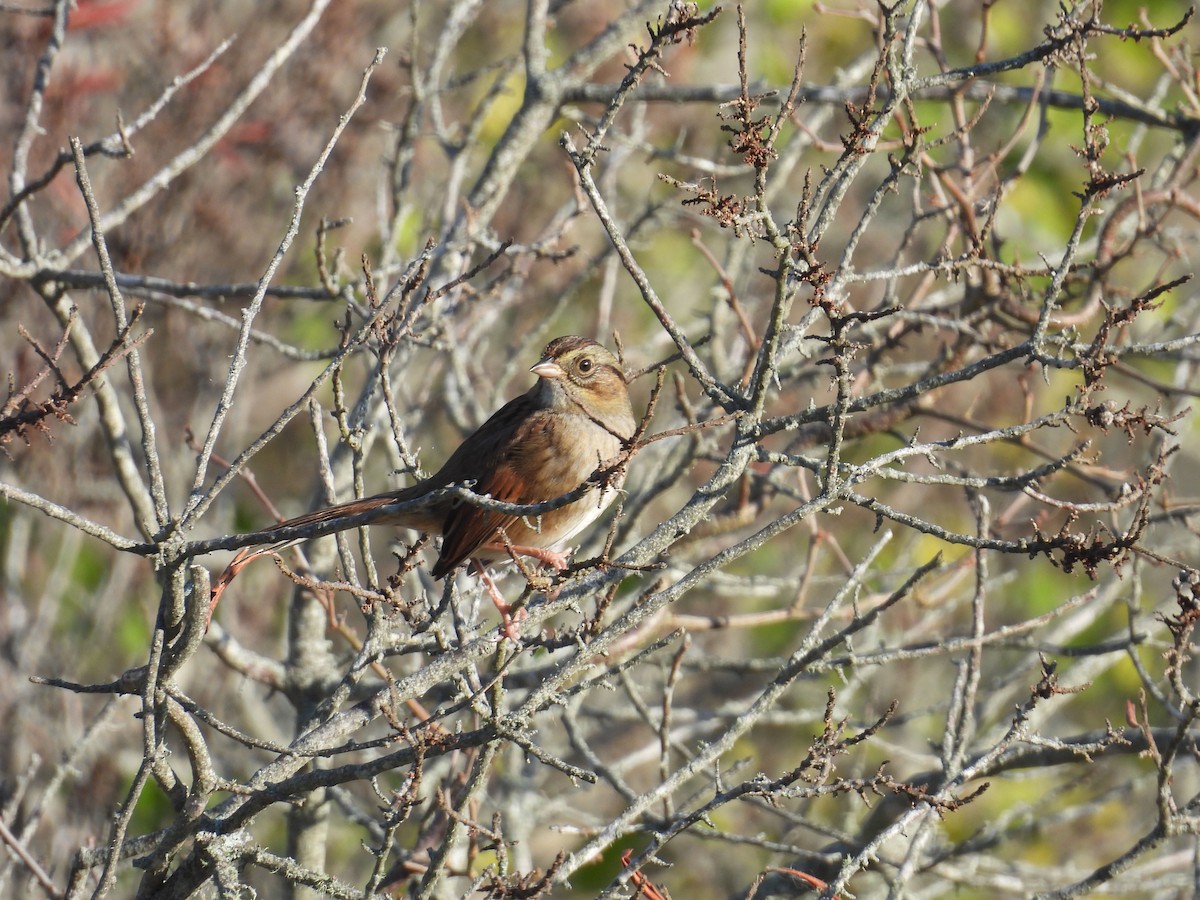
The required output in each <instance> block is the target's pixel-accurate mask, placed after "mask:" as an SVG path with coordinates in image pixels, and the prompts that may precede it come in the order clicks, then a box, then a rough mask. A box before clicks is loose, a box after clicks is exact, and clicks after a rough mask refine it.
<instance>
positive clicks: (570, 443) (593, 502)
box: [210, 335, 637, 630]
mask: <svg viewBox="0 0 1200 900" xmlns="http://www.w3.org/2000/svg"><path fill="white" fill-rule="evenodd" d="M529 371H530V372H532V373H533V374H534V375H536V376H537V381H536V382H535V383H534V384H533V386H532V387H531V388H529V390H528V391H526V392H525V393H524V394H521V395H520V396H518V397H515V398H514V399H512V400H510V401H509V402H508V403H506V404H504V406H502V407H500V409H499V410H497V411H496V412H495V413H494V414H493V415H492V416H491V417H490V418H489V419H488V420H487V421H486V422H484V423H483V424H482V425H480V426H479V428H478V429H476V430H475V431H474V432H473V433H472V434H471V435H469V436H468V437H467V438H466V439H465V440H464V441H463V442H462V444H460V445H459V447H458V449H457V450H455V451H454V452H453V453H452V454H451V455H450V457H449V459H447V460H446V462H445V464H444V465H443V466H442V467H441V468H440V469H439V470H438V471H437V472H435V473H434V474H433V475H431V476H429V477H428V478H425V479H423V480H421V481H419V482H417V483H416V484H414V485H411V486H410V487H406V488H401V489H400V490H393V491H387V492H384V493H382V494H375V495H374V496H371V497H364V498H361V499H358V500H350V501H347V502H345V503H338V504H336V505H334V506H327V507H325V508H323V509H318V510H315V511H314V512H310V513H306V514H305V515H302V516H297V517H296V518H293V519H288V520H287V521H285V522H281V523H280V524H279V525H278V526H276V528H275V529H272V530H273V531H275V530H279V529H284V528H292V527H300V526H306V525H315V524H320V523H326V522H330V521H332V520H335V519H342V518H352V517H355V516H359V515H361V514H363V513H368V512H371V511H373V510H378V509H381V508H383V507H387V506H391V505H393V504H400V503H405V502H407V501H415V500H419V499H421V498H424V497H427V496H429V495H431V494H433V493H434V492H436V491H441V489H443V488H446V487H449V486H451V485H465V486H469V487H470V489H471V490H472V491H473V492H474V493H476V494H483V495H487V496H490V497H491V498H492V499H494V500H501V501H504V502H507V503H512V504H519V505H531V504H535V503H541V502H543V501H547V500H554V499H555V498H558V497H561V496H563V495H564V494H567V493H569V492H571V491H573V490H575V489H576V488H578V487H579V486H580V485H581V484H583V483H584V482H585V481H587V480H588V479H589V478H591V476H592V475H593V474H594V473H596V472H597V471H598V470H599V469H600V467H601V464H602V463H604V462H605V461H608V460H612V459H614V458H616V457H617V456H618V455H619V454H620V453H621V452H622V450H624V449H625V448H626V447H627V446H628V445H629V444H630V442H631V441H632V439H633V437H634V434H635V432H636V429H637V424H636V422H635V420H634V416H633V407H632V405H631V402H630V397H629V384H628V381H627V379H626V376H625V373H624V371H623V370H622V368H621V365H620V363H619V361H618V360H617V358H616V357H615V356H614V355H613V354H612V353H611V352H610V351H609V350H608V349H607V348H606V347H604V346H603V345H602V344H599V343H597V342H596V341H593V340H589V339H588V338H584V337H580V336H578V335H564V336H562V337H558V338H555V339H554V340H552V341H551V342H550V343H549V344H547V345H546V348H545V350H543V351H542V356H541V358H540V359H539V360H538V362H537V363H536V364H535V365H534V366H533V367H532V368H531V369H530V370H529ZM623 480H624V469H623V467H617V468H616V469H615V470H613V471H612V472H611V473H609V474H608V475H607V476H606V478H605V479H604V480H603V482H602V483H601V484H600V486H599V489H598V491H596V490H593V491H589V492H587V493H585V494H584V495H583V496H582V497H581V498H580V499H577V500H574V501H572V502H570V503H568V504H566V505H564V506H561V507H558V508H556V509H552V510H548V511H546V512H543V513H540V514H538V515H536V516H534V515H530V516H517V515H511V514H509V513H505V512H500V511H497V510H494V509H483V508H481V507H480V506H477V505H473V504H471V503H470V502H469V501H466V500H463V499H462V498H461V497H459V496H454V495H453V494H443V495H442V496H440V497H438V498H437V499H433V500H431V502H430V503H427V504H424V505H421V504H416V508H410V509H408V510H397V511H395V512H389V513H386V514H384V515H382V516H380V518H378V519H375V520H372V524H377V523H378V524H393V525H397V526H404V527H409V528H413V529H415V530H418V531H422V532H425V533H428V534H434V535H440V536H441V538H442V544H441V549H440V551H439V554H438V558H437V561H436V562H435V563H434V565H433V569H432V572H431V574H432V575H433V577H434V578H435V579H441V578H444V577H445V576H446V575H448V574H450V573H451V572H453V571H454V570H455V569H457V568H458V567H459V566H460V565H462V564H463V563H464V562H467V561H471V562H473V563H474V564H475V566H476V571H477V572H478V573H479V574H480V575H481V577H483V579H484V581H485V584H486V585H487V586H488V589H489V591H490V592H491V593H492V598H493V601H494V602H495V603H496V606H497V608H498V609H499V610H500V612H501V615H502V617H503V618H504V621H505V628H506V630H511V623H510V620H509V618H508V610H507V606H506V605H505V604H503V600H502V598H500V596H499V593H498V591H496V589H495V585H494V583H492V581H491V579H490V578H489V577H488V576H487V572H486V569H485V566H484V563H487V562H494V561H496V560H500V559H506V558H509V557H511V556H512V554H514V553H516V554H521V555H527V556H534V557H536V558H538V559H540V560H542V561H544V562H548V563H550V564H551V565H553V566H554V567H555V568H559V569H561V568H563V567H564V566H565V562H566V558H565V556H563V554H562V552H561V551H562V549H563V548H565V547H566V546H567V545H568V542H569V541H570V540H571V539H572V538H573V537H575V535H577V534H578V533H579V532H581V531H582V530H583V529H585V528H586V527H587V526H588V525H590V524H591V523H592V522H593V521H595V519H596V518H597V517H598V516H600V514H601V513H603V512H604V510H605V508H606V507H608V505H609V504H611V503H612V501H613V499H614V498H615V497H616V496H617V494H618V492H619V490H620V488H621V484H622V482H623ZM347 527H352V525H347ZM296 542H297V541H294V540H293V541H286V542H283V543H281V544H275V545H273V546H272V547H269V548H266V549H259V550H255V551H253V552H250V553H247V552H246V551H243V553H242V554H241V555H239V557H238V558H237V559H235V561H234V563H233V564H231V565H230V567H229V569H227V570H226V575H225V576H222V578H221V579H220V580H219V581H218V584H217V586H216V587H214V591H213V594H214V596H213V597H212V599H211V600H210V616H211V609H212V607H215V605H216V599H217V598H218V597H219V595H220V591H221V590H223V589H224V587H225V586H226V585H227V584H228V581H229V580H231V579H232V575H233V574H236V572H237V571H238V570H239V569H240V568H241V567H242V566H244V565H245V564H246V563H248V562H249V561H250V560H251V559H253V558H254V557H256V556H259V555H263V554H266V553H271V552H275V551H277V550H279V549H282V547H284V546H288V545H290V544H293V543H296ZM235 566H236V568H235ZM226 576H228V577H226Z"/></svg>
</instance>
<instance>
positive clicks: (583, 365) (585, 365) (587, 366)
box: [579, 356, 592, 375]
mask: <svg viewBox="0 0 1200 900" xmlns="http://www.w3.org/2000/svg"><path fill="white" fill-rule="evenodd" d="M590 371H592V361H591V360H590V359H588V358H587V357H586V356H585V357H584V358H583V359H581V360H580V361H579V374H580V375H586V374H587V373H588V372H590Z"/></svg>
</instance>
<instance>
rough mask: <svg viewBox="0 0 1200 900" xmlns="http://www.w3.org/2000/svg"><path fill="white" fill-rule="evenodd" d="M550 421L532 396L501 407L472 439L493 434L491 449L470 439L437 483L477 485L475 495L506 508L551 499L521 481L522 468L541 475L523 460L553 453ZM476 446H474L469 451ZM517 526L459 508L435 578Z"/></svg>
mask: <svg viewBox="0 0 1200 900" xmlns="http://www.w3.org/2000/svg"><path fill="white" fill-rule="evenodd" d="M547 421H548V419H547V411H546V410H544V409H539V408H537V406H536V405H535V403H534V400H533V398H532V397H531V396H530V394H522V395H521V396H520V397H517V398H516V399H514V400H511V401H509V402H508V403H507V404H505V405H504V406H503V407H501V408H500V409H499V410H498V411H497V412H496V414H495V415H494V416H492V418H491V419H489V420H488V422H487V423H486V424H485V425H484V426H482V427H481V428H480V429H479V431H477V432H475V434H474V435H472V436H471V437H472V438H476V437H478V436H479V435H481V434H488V438H487V440H486V446H484V442H483V441H475V442H472V440H471V439H468V440H467V442H466V443H464V444H463V446H462V447H460V448H459V449H458V450H456V451H455V453H454V455H453V456H452V457H451V458H450V459H449V460H447V461H446V465H445V466H443V467H442V470H441V471H440V472H438V473H437V475H435V476H434V478H433V479H431V480H434V479H436V480H437V481H438V482H440V483H441V484H454V483H456V482H462V481H467V480H473V481H474V482H475V483H474V485H473V486H472V490H474V491H475V493H477V494H487V495H489V496H490V497H492V498H493V499H495V500H503V501H504V502H506V503H537V502H538V501H539V500H545V499H546V497H545V496H543V495H542V493H540V492H539V488H540V487H541V486H540V485H539V484H538V483H537V482H536V481H535V482H532V483H531V482H530V481H529V479H528V477H525V478H523V477H521V476H520V475H519V474H518V468H520V469H522V470H524V471H537V469H536V468H533V469H530V468H529V467H528V465H526V464H522V463H521V462H519V460H521V459H522V458H525V457H529V456H530V455H538V453H539V448H546V449H549V440H548V439H547V437H546V436H545V426H546V424H547ZM501 426H503V427H501ZM472 443H474V446H470V447H468V444H472ZM460 456H462V457H463V463H465V461H466V460H471V462H472V463H473V465H471V469H472V470H471V471H467V470H468V465H470V464H457V465H456V463H458V462H459V459H458V458H459V457H460ZM481 461H483V465H482V466H481V465H480V462H481ZM516 521H517V517H516V516H511V515H507V514H505V513H500V512H492V511H488V510H484V509H480V508H479V507H478V506H472V505H470V504H469V503H457V504H455V505H454V506H453V507H452V508H451V510H450V512H449V514H448V515H447V516H446V520H445V522H444V523H443V525H442V552H441V555H439V556H438V560H437V563H436V564H435V565H434V567H433V577H434V578H441V577H443V576H444V575H446V574H448V573H449V572H451V571H453V570H454V567H455V566H457V565H459V564H460V563H462V562H464V561H465V560H467V559H469V558H470V557H471V556H472V555H474V554H475V552H476V551H477V550H479V548H480V547H482V546H484V545H485V544H490V543H492V542H494V541H496V540H497V538H496V530H497V529H498V528H506V529H507V528H509V527H511V526H512V525H513V523H514V522H516Z"/></svg>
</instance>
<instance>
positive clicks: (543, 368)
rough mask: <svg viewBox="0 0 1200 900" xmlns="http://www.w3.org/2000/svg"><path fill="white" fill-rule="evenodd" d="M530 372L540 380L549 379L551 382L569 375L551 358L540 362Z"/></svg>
mask: <svg viewBox="0 0 1200 900" xmlns="http://www.w3.org/2000/svg"><path fill="white" fill-rule="evenodd" d="M529 371H530V372H532V373H533V374H534V375H536V376H537V377H538V378H549V379H551V380H553V379H555V378H563V377H565V376H566V374H567V373H566V372H564V371H563V369H562V366H560V365H559V364H558V363H556V362H555V361H554V360H552V359H551V358H550V357H546V358H545V359H543V360H539V361H538V364H537V365H536V366H534V367H533V368H532V369H530V370H529Z"/></svg>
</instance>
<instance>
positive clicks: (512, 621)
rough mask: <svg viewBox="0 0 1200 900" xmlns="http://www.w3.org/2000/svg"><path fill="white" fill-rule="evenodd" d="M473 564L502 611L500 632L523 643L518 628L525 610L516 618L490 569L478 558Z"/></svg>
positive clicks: (476, 572)
mask: <svg viewBox="0 0 1200 900" xmlns="http://www.w3.org/2000/svg"><path fill="white" fill-rule="evenodd" d="M471 565H472V566H473V567H474V569H475V574H476V575H478V576H479V577H480V578H482V579H483V584H484V587H486V588H487V592H488V593H489V594H490V595H491V597H492V602H493V603H494V604H496V609H497V610H498V611H499V612H500V620H501V624H500V632H501V633H502V634H503V635H504V636H505V637H506V638H508V639H509V640H510V641H512V642H513V643H514V644H516V645H517V646H520V644H521V633H520V632H519V631H518V630H517V623H518V622H520V621H521V620H522V619H524V618H525V610H524V609H518V610H517V615H516V617H515V618H514V617H513V614H512V606H511V605H510V604H509V603H508V601H506V600H505V599H504V596H503V595H502V594H501V593H500V589H499V588H498V587H496V582H495V581H493V580H492V576H491V575H489V574H488V570H487V569H485V568H484V567H483V563H481V562H480V561H479V560H477V559H473V560H471Z"/></svg>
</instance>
